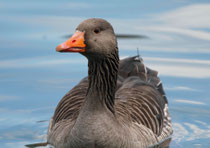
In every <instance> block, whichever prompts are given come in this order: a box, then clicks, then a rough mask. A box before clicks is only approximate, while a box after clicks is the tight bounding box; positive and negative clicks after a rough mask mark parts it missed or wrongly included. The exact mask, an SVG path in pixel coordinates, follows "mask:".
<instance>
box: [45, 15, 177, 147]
mask: <svg viewBox="0 0 210 148" xmlns="http://www.w3.org/2000/svg"><path fill="white" fill-rule="evenodd" d="M56 51H58V52H78V53H80V54H82V55H83V56H85V57H86V58H87V59H88V76H87V77H85V78H83V79H82V80H81V81H80V82H79V84H77V85H76V86H75V87H74V88H73V89H71V90H70V91H69V92H68V93H67V94H66V95H65V96H64V97H63V98H62V100H61V101H60V102H59V104H58V105H57V108H56V110H55V112H54V115H53V117H52V119H51V121H50V123H49V127H48V134H47V143H48V144H50V145H52V146H54V147H55V148H144V147H150V146H153V145H155V144H157V143H160V142H162V141H163V140H165V139H167V138H168V137H170V135H171V134H172V132H173V130H172V126H171V118H170V115H169V112H168V101H167V98H166V96H165V92H164V89H163V86H162V83H161V81H160V79H159V77H158V76H157V74H158V73H157V71H155V70H152V69H150V68H148V67H146V66H145V65H144V62H143V60H142V58H141V57H139V56H134V57H128V58H125V59H123V60H120V59H119V55H118V45H117V39H116V36H115V33H114V30H113V27H112V25H111V24H110V23H109V22H107V21H106V20H104V19H101V18H90V19H87V20H84V21H83V22H81V23H80V24H79V26H78V27H77V28H76V32H75V33H74V35H73V36H72V37H71V38H69V39H68V40H67V41H66V42H64V43H62V44H60V45H58V46H57V48H56Z"/></svg>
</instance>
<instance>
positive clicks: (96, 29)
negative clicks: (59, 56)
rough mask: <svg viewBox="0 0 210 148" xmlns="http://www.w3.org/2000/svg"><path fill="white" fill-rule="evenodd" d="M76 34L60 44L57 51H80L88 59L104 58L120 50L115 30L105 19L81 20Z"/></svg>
mask: <svg viewBox="0 0 210 148" xmlns="http://www.w3.org/2000/svg"><path fill="white" fill-rule="evenodd" d="M75 34H76V35H75ZM75 34H74V35H73V36H72V37H71V38H70V39H69V40H68V41H66V42H65V43H63V45H62V44H61V45H59V46H58V47H57V51H60V52H80V53H81V54H83V55H84V56H86V57H87V58H88V59H89V58H94V59H95V58H103V57H105V56H107V55H109V54H112V53H116V51H117V52H118V49H117V40H116V36H115V33H114V30H113V28H112V26H111V24H110V23H109V22H107V21H106V20H104V19H99V18H91V19H87V20H85V21H83V22H81V23H80V24H79V26H78V27H77V28H76V33H75ZM81 38H83V39H81Z"/></svg>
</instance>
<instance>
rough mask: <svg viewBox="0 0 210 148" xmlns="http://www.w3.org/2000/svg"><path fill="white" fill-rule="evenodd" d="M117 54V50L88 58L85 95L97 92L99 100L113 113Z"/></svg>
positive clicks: (117, 63)
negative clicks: (87, 81)
mask: <svg viewBox="0 0 210 148" xmlns="http://www.w3.org/2000/svg"><path fill="white" fill-rule="evenodd" d="M118 65H119V56H118V51H117V50H116V52H115V53H112V54H109V55H107V56H106V57H105V58H103V59H98V60H97V59H90V60H88V79H89V87H88V91H87V96H91V94H95V93H97V94H98V97H97V98H94V99H99V102H101V103H102V104H104V105H106V107H107V108H108V109H109V110H110V111H111V112H112V113H114V99H115V90H116V85H117V75H118Z"/></svg>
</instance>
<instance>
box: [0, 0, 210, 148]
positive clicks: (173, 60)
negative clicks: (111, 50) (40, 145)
mask: <svg viewBox="0 0 210 148" xmlns="http://www.w3.org/2000/svg"><path fill="white" fill-rule="evenodd" d="M209 14H210V1H208V0H201V1H199V2H197V1H194V0H192V1H188V0H185V1H184V0H171V1H164V0H160V1H156V0H150V1H138V0H133V1H132V2H129V1H120V0H116V1H112V0H107V1H106V2H99V1H96V0H94V1H93V0H92V1H88V2H85V1H82V0H78V1H69V0H63V1H50V0H45V1H41V0H37V1H27V0H19V1H15V0H8V1H3V0H1V1H0V147H1V148H22V147H24V145H25V144H30V143H34V142H44V141H45V139H46V133H47V127H48V122H49V120H50V118H51V117H52V115H53V112H54V110H55V107H56V105H57V104H58V102H59V100H60V99H61V98H62V97H63V95H64V94H65V93H66V92H68V91H69V90H70V89H71V88H72V87H73V86H74V85H76V84H77V83H78V82H79V81H80V80H81V79H82V78H83V77H84V76H86V75H87V60H86V59H85V58H84V57H82V56H81V55H79V54H60V53H56V52H55V47H56V46H57V45H58V44H59V43H61V42H63V41H65V40H66V38H65V37H64V36H66V35H69V34H72V33H74V30H75V28H76V26H77V25H78V24H79V23H80V22H81V21H82V20H84V19H86V18H90V17H101V18H104V19H107V20H108V21H109V22H110V23H111V24H112V25H113V27H114V29H115V32H116V33H121V34H138V35H145V36H147V37H148V38H147V39H119V40H118V45H119V49H120V57H121V58H123V57H126V56H133V55H136V49H137V48H139V49H140V54H141V56H142V58H143V59H144V61H145V64H146V65H148V66H149V67H151V68H153V69H156V70H158V71H159V72H160V73H159V75H160V77H161V80H162V82H163V84H164V87H165V91H166V94H167V97H168V100H169V111H170V113H171V116H172V122H173V129H174V134H173V139H172V142H171V145H170V147H172V148H176V147H180V148H181V147H184V148H186V147H190V148H192V147H196V148H200V147H202V148H203V147H204V148H208V147H209V145H210V98H209V96H210V91H209V90H210V27H209V26H210V19H209Z"/></svg>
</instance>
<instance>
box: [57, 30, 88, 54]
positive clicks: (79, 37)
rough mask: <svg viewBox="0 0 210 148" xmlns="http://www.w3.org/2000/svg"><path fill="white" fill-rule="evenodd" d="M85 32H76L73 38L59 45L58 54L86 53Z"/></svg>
mask: <svg viewBox="0 0 210 148" xmlns="http://www.w3.org/2000/svg"><path fill="white" fill-rule="evenodd" d="M84 36H85V33H84V32H80V31H76V32H75V33H74V35H73V36H72V37H70V38H69V39H68V40H67V41H66V42H64V43H62V44H60V45H58V46H57V47H56V51H58V52H85V47H86V45H85V43H84V40H85V39H84Z"/></svg>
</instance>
